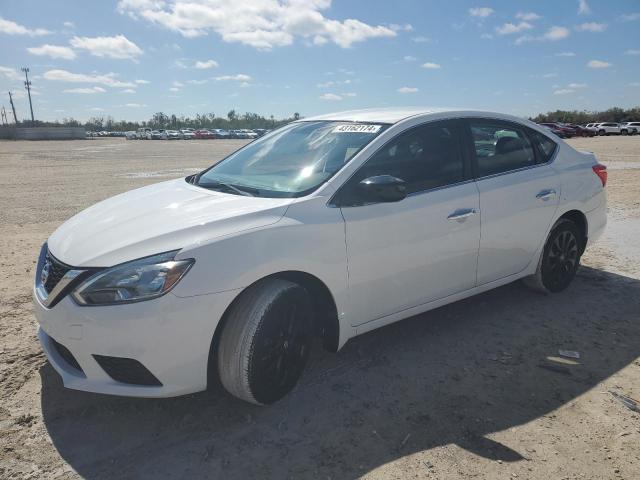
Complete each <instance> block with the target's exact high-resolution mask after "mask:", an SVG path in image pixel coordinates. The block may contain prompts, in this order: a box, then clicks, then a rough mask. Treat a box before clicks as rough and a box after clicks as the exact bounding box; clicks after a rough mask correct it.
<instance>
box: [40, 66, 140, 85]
mask: <svg viewBox="0 0 640 480" xmlns="http://www.w3.org/2000/svg"><path fill="white" fill-rule="evenodd" d="M115 77H116V74H115V73H108V74H106V75H96V74H91V75H86V74H84V73H72V72H69V71H67V70H58V69H55V70H47V71H46V72H44V75H43V78H44V79H45V80H51V81H56V82H69V83H98V84H100V85H106V86H108V87H120V88H130V87H135V84H134V83H132V82H123V81H121V80H118V79H117V78H115Z"/></svg>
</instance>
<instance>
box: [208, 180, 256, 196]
mask: <svg viewBox="0 0 640 480" xmlns="http://www.w3.org/2000/svg"><path fill="white" fill-rule="evenodd" d="M196 185H198V186H199V187H202V188H209V189H212V190H214V189H216V188H224V189H226V190H227V191H229V190H231V191H232V192H235V193H237V194H238V195H244V196H245V197H255V196H256V195H255V194H254V193H251V192H249V191H248V190H244V189H242V188H238V187H236V186H235V185H233V184H231V183H224V182H220V181H218V180H216V181H213V182H212V181H208V182H203V183H196ZM256 193H257V191H256Z"/></svg>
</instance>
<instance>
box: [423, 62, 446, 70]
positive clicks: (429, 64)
mask: <svg viewBox="0 0 640 480" xmlns="http://www.w3.org/2000/svg"><path fill="white" fill-rule="evenodd" d="M422 68H426V69H428V70H438V69H440V68H442V66H441V65H440V64H438V63H433V62H427V63H423V64H422Z"/></svg>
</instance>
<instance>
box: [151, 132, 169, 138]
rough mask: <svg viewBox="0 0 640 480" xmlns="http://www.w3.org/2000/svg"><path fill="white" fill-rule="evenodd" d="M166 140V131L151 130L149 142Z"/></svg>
mask: <svg viewBox="0 0 640 480" xmlns="http://www.w3.org/2000/svg"><path fill="white" fill-rule="evenodd" d="M166 139H167V131H166V130H153V131H152V132H151V140H166Z"/></svg>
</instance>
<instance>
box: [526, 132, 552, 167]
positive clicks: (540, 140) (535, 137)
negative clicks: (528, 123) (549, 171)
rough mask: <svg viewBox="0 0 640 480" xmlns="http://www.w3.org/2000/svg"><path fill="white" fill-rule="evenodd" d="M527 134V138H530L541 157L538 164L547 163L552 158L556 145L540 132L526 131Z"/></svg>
mask: <svg viewBox="0 0 640 480" xmlns="http://www.w3.org/2000/svg"><path fill="white" fill-rule="evenodd" d="M528 133H529V138H531V140H532V141H533V143H534V144H535V146H536V147H537V148H538V153H540V156H541V157H542V158H541V159H540V163H547V162H548V161H549V160H551V157H553V154H554V153H555V151H556V147H557V146H558V145H557V144H556V142H554V141H553V140H551V139H550V138H549V137H547V136H546V135H543V134H542V133H540V132H536V131H535V130H528Z"/></svg>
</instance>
